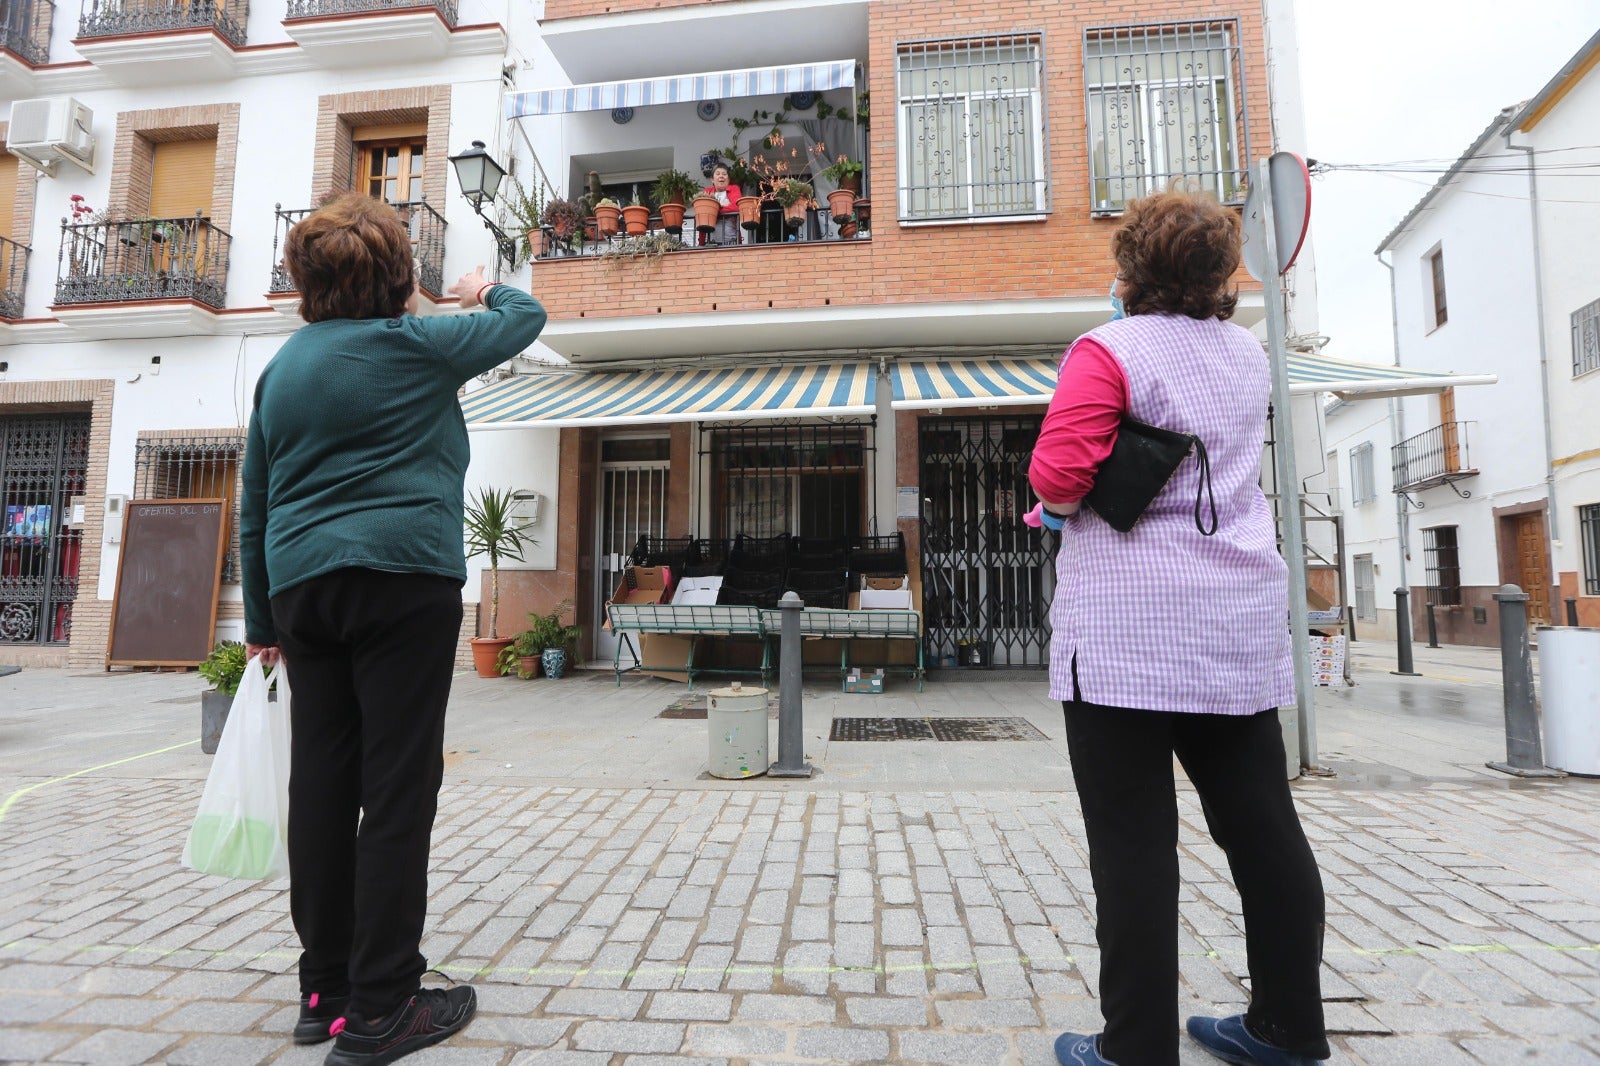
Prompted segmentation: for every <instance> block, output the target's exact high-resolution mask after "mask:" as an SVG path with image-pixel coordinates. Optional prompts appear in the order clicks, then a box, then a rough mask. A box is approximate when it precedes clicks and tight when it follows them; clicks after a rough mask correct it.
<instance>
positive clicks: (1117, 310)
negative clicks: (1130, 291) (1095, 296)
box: [1111, 278, 1128, 322]
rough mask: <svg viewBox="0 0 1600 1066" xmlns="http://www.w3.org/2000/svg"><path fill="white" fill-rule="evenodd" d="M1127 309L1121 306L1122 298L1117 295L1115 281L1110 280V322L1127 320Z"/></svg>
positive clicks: (1114, 279) (1113, 279)
mask: <svg viewBox="0 0 1600 1066" xmlns="http://www.w3.org/2000/svg"><path fill="white" fill-rule="evenodd" d="M1127 317H1128V309H1127V308H1125V307H1123V306H1122V297H1120V296H1118V295H1117V279H1116V278H1112V279H1111V321H1113V322H1115V321H1116V320H1117V319H1119V318H1127Z"/></svg>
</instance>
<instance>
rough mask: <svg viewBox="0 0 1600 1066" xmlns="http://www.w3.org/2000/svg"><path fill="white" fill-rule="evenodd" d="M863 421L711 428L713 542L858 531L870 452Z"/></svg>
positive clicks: (705, 450) (867, 492)
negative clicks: (742, 537)
mask: <svg viewBox="0 0 1600 1066" xmlns="http://www.w3.org/2000/svg"><path fill="white" fill-rule="evenodd" d="M870 424H871V423H869V422H866V421H849V422H841V423H832V424H825V425H804V424H783V423H780V424H777V425H761V426H734V427H727V428H722V427H719V428H716V429H711V430H709V431H707V432H706V433H705V434H704V435H703V436H702V438H701V439H702V452H701V454H702V455H708V456H710V457H711V460H712V471H713V473H712V484H713V486H714V491H715V493H716V495H715V497H714V499H715V501H716V502H715V504H714V507H713V512H712V513H713V529H712V533H713V536H715V537H719V538H730V537H733V536H734V535H736V534H746V535H747V536H750V537H772V536H779V535H787V534H798V535H799V536H801V537H850V536H856V535H857V534H859V533H861V532H862V530H863V529H864V528H865V527H866V521H865V517H864V516H865V513H866V501H868V500H870V499H871V498H872V476H873V460H872V455H873V452H874V447H873V445H872V444H871V443H869V438H868V435H867V427H868V426H869V425H870Z"/></svg>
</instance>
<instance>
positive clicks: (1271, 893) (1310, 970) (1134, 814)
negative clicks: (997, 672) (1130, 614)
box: [1063, 702, 1329, 1066]
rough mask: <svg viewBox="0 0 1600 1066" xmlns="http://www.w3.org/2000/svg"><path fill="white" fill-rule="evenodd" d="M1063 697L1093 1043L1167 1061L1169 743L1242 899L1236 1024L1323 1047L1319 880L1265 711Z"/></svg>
mask: <svg viewBox="0 0 1600 1066" xmlns="http://www.w3.org/2000/svg"><path fill="white" fill-rule="evenodd" d="M1063 706H1064V707H1065V708H1066V718H1067V746H1068V748H1069V749H1070V751H1071V755H1072V774H1073V777H1074V779H1075V780H1076V783H1077V788H1078V798H1079V800H1080V801H1081V803H1082V806H1083V820H1084V826H1085V828H1086V829H1087V832H1088V837H1089V872H1090V874H1091V876H1092V878H1093V880H1094V892H1095V899H1096V904H1095V908H1096V915H1095V917H1096V922H1095V938H1096V939H1097V940H1098V941H1099V943H1100V1007H1101V1011H1102V1012H1103V1013H1104V1014H1105V1019H1106V1028H1105V1035H1104V1036H1103V1037H1102V1038H1101V1044H1100V1050H1101V1054H1102V1055H1104V1056H1105V1057H1106V1058H1107V1059H1109V1060H1110V1061H1112V1062H1114V1063H1117V1066H1177V1063H1178V1031H1179V1030H1178V1016H1177V1015H1178V1008H1177V999H1178V853H1177V847H1178V812H1177V797H1176V794H1175V790H1174V784H1173V774H1172V757H1173V755H1174V754H1176V755H1177V757H1178V760H1179V762H1181V763H1182V764H1183V769H1184V772H1185V773H1187V774H1188V775H1189V780H1190V781H1191V782H1193V783H1194V786H1195V789H1196V790H1197V791H1198V792H1199V793H1200V801H1201V805H1202V807H1203V808H1204V811H1205V817H1206V825H1207V827H1208V828H1209V829H1210V831H1211V836H1212V838H1213V839H1215V840H1216V842H1217V844H1218V845H1219V846H1220V847H1221V848H1222V849H1223V851H1225V852H1226V853H1227V856H1228V867H1229V869H1230V870H1231V871H1232V873H1233V881H1234V884H1235V886H1236V887H1237V888H1238V890H1239V896H1240V900H1241V902H1242V904H1243V908H1244V926H1245V944H1246V952H1247V954H1248V958H1249V968H1250V993H1251V995H1250V1009H1249V1013H1248V1015H1247V1019H1246V1020H1247V1024H1248V1025H1249V1027H1250V1029H1251V1030H1252V1031H1253V1032H1254V1033H1255V1034H1256V1035H1257V1036H1260V1037H1262V1038H1264V1039H1265V1040H1267V1041H1268V1042H1270V1043H1273V1044H1276V1045H1278V1046H1279V1047H1282V1048H1284V1049H1285V1050H1288V1051H1291V1052H1293V1053H1295V1054H1298V1055H1308V1056H1310V1057H1312V1058H1317V1059H1325V1058H1327V1057H1328V1055H1329V1050H1328V1041H1327V1036H1326V1033H1325V1031H1324V1029H1323V1020H1322V991H1321V983H1320V980H1319V974H1318V971H1319V969H1320V967H1321V963H1322V934H1323V919H1324V915H1323V896H1322V879H1321V877H1320V876H1319V875H1318V873H1317V863H1316V860H1315V859H1314V858H1313V857H1312V855H1311V847H1310V845H1309V844H1307V843H1306V837H1305V833H1304V832H1303V831H1302V830H1301V828H1300V819H1299V817H1298V815H1296V813H1295V809H1294V800H1293V799H1292V798H1291V796H1290V794H1289V785H1288V782H1287V781H1286V780H1285V776H1286V775H1285V765H1286V764H1285V762H1284V750H1283V734H1282V732H1281V730H1280V728H1279V725H1278V716H1277V714H1276V713H1275V712H1272V711H1266V712H1263V713H1261V714H1253V715H1237V716H1235V715H1220V714H1165V713H1160V712H1156V711H1138V710H1127V709H1124V708H1119V707H1102V706H1098V705H1096V704H1092V703H1082V702H1069V703H1066V704H1063Z"/></svg>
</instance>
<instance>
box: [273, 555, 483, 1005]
mask: <svg viewBox="0 0 1600 1066" xmlns="http://www.w3.org/2000/svg"><path fill="white" fill-rule="evenodd" d="M461 613H462V607H461V586H460V584H459V583H458V582H456V581H454V580H452V579H450V578H444V577H434V576H429V575H423V574H395V573H388V572H385V571H378V570H359V569H351V570H338V571H335V572H333V573H330V574H326V575H323V576H322V577H317V578H312V579H311V580H310V581H307V582H304V583H303V584H300V585H296V586H294V587H293V588H290V589H286V590H284V591H283V592H281V593H279V594H278V595H276V596H274V597H273V598H272V621H273V624H274V625H275V626H276V627H277V630H278V641H279V645H280V647H281V648H282V649H283V656H284V661H285V662H286V663H287V664H288V669H289V683H290V685H291V686H292V688H293V690H294V699H293V702H292V703H291V705H290V722H291V724H292V728H293V731H294V737H293V741H292V744H291V749H290V759H289V877H290V881H289V906H290V911H291V913H292V914H293V917H294V927H295V931H296V932H297V933H299V935H300V943H301V946H302V947H303V948H304V950H303V952H302V953H301V955H300V990H301V994H302V995H308V994H310V993H312V992H319V993H322V994H323V995H329V994H336V993H340V992H343V991H344V990H346V989H349V990H350V994H351V1008H352V1009H353V1010H354V1011H356V1012H357V1013H358V1014H360V1015H361V1016H362V1017H367V1018H377V1017H381V1016H383V1015H386V1014H388V1013H389V1012H390V1011H392V1010H393V1009H394V1008H395V1007H397V1006H398V1005H400V1004H401V1003H403V1002H404V1001H405V1000H406V999H407V998H408V997H409V996H410V995H411V994H412V993H413V992H415V991H416V990H417V988H418V986H419V984H420V982H421V977H422V974H423V971H424V970H426V969H427V961H426V960H425V959H424V958H423V957H422V953H421V951H420V950H419V949H420V945H421V943H422V922H423V917H424V915H425V914H426V912H427V907H428V846H429V838H430V836H431V834H432V832H433V818H434V814H435V813H436V812H437V809H438V793H439V783H440V781H441V780H442V779H443V776H444V712H445V704H446V702H447V701H448V700H449V697H450V679H451V676H452V675H453V673H454V669H455V647H456V641H457V639H458V637H459V635H460V632H461Z"/></svg>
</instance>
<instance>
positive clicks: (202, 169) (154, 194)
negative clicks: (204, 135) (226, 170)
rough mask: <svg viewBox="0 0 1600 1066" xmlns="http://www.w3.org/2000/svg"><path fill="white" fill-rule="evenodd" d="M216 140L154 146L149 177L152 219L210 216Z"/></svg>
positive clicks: (177, 142)
mask: <svg viewBox="0 0 1600 1066" xmlns="http://www.w3.org/2000/svg"><path fill="white" fill-rule="evenodd" d="M216 174H217V142H216V141H215V140H209V141H168V142H166V143H163V144H158V145H156V146H155V162H154V165H153V166H152V167H151V176H150V217H151V218H192V217H194V214H195V212H196V211H198V212H200V214H202V215H205V216H206V217H208V218H209V217H210V215H211V192H212V188H213V186H214V185H215V183H216Z"/></svg>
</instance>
